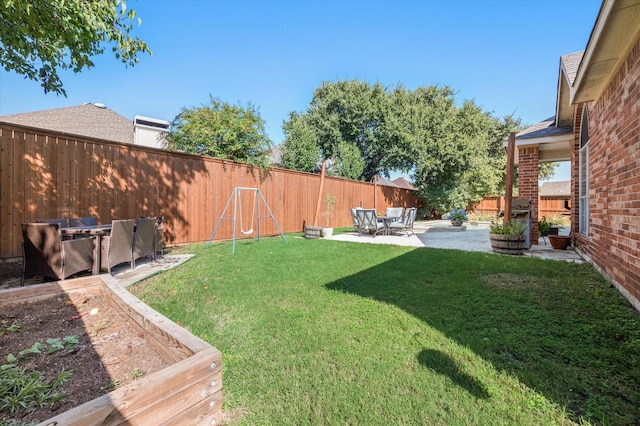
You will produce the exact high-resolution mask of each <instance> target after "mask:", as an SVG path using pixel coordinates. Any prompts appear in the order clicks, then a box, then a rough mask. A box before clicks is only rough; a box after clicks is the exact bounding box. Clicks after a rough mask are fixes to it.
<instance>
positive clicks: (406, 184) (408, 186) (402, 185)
mask: <svg viewBox="0 0 640 426" xmlns="http://www.w3.org/2000/svg"><path fill="white" fill-rule="evenodd" d="M393 183H395V184H396V185H397V186H398V187H400V188H404V189H409V190H411V191H417V190H418V188H416V187H415V186H413V185H412V184H411V182H409V181H408V180H406V179H405V178H403V177H402V176H401V177H399V178H396V179H394V180H393Z"/></svg>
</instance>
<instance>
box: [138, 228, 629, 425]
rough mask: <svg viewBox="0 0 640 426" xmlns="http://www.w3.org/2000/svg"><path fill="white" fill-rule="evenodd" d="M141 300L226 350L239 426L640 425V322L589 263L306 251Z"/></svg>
mask: <svg viewBox="0 0 640 426" xmlns="http://www.w3.org/2000/svg"><path fill="white" fill-rule="evenodd" d="M287 240H288V243H284V242H283V241H282V239H280V238H263V239H261V240H260V241H256V240H248V241H239V242H237V244H236V250H235V254H234V255H232V254H231V246H230V243H218V244H215V245H213V246H212V247H210V248H209V249H206V248H205V247H204V245H191V246H188V247H185V248H184V249H183V250H184V251H185V252H189V253H195V254H196V257H194V258H193V259H192V260H191V261H189V262H188V263H186V264H185V265H183V266H182V267H180V268H176V269H175V270H172V271H168V272H165V273H163V274H160V275H157V276H155V277H153V278H151V279H149V280H147V281H145V282H144V283H142V284H139V285H137V286H134V287H132V288H131V290H132V291H133V292H134V293H136V294H137V295H138V296H139V297H141V298H142V299H143V300H144V301H146V302H147V303H148V304H150V305H151V306H153V307H154V308H155V309H157V310H158V311H160V312H162V313H163V314H164V315H166V316H168V317H169V318H170V319H172V320H173V321H176V322H179V323H180V324H181V325H182V326H184V327H186V328H188V329H189V330H190V331H191V332H193V333H194V334H196V335H198V336H200V337H201V338H203V339H205V340H206V341H208V342H210V343H211V344H212V345H214V346H215V347H217V348H218V349H219V350H221V351H222V354H223V378H224V391H223V392H224V412H225V416H226V418H227V421H228V423H229V424H234V425H235V424H238V425H275V424H277V425H328V424H340V425H346V424H352V425H373V424H393V425H418V424H425V425H434V424H447V425H468V424H477V425H501V424H502V425H531V424H573V423H578V424H580V423H582V424H637V423H636V422H637V421H638V419H640V318H639V316H638V314H637V312H635V311H634V310H633V309H632V308H631V307H630V305H629V303H628V302H627V301H626V300H625V299H624V298H623V297H622V296H621V295H620V294H619V293H618V292H617V291H616V290H615V289H614V288H612V287H611V286H610V285H609V284H608V283H607V282H606V281H604V280H603V279H602V277H601V276H600V275H599V274H598V273H597V272H595V271H594V270H593V268H592V267H591V266H589V265H586V264H585V265H577V264H570V263H563V262H557V261H549V260H542V259H535V258H515V257H513V258H512V257H505V256H499V255H494V254H488V253H469V252H462V251H456V250H435V249H427V248H420V249H413V248H408V247H399V246H386V245H373V244H354V243H347V242H340V241H326V240H305V239H304V238H302V237H301V235H300V234H296V235H289V236H288V237H287Z"/></svg>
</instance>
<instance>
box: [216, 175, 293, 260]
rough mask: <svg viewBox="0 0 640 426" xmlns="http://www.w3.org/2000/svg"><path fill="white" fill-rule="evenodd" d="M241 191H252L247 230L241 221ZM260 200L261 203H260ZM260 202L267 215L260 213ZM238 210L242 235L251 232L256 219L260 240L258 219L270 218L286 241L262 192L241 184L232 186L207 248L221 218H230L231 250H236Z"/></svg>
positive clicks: (258, 233)
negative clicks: (231, 212) (231, 209)
mask: <svg viewBox="0 0 640 426" xmlns="http://www.w3.org/2000/svg"><path fill="white" fill-rule="evenodd" d="M242 191H253V203H252V206H253V207H252V211H251V227H250V228H249V229H247V230H245V229H244V227H243V222H242V217H243V214H242V197H241V194H242ZM232 200H233V216H231V217H226V214H227V210H228V209H229V206H230V205H231V201H232ZM261 202H262V203H261ZM261 204H263V205H264V208H265V209H266V211H267V213H268V215H261ZM238 210H239V211H240V233H241V234H242V235H250V234H253V232H254V231H253V224H254V221H256V222H257V223H256V224H257V238H258V240H260V220H261V219H271V220H273V223H274V224H275V225H276V228H278V232H280V235H281V236H282V239H283V240H284V242H285V243H286V242H287V238H286V237H285V236H284V233H283V232H282V229H280V225H278V221H277V220H276V218H275V216H274V215H273V213H272V212H271V209H270V208H269V205H268V204H267V200H265V199H264V196H263V195H262V192H261V191H260V189H259V188H247V187H242V186H238V187H236V188H233V192H232V193H231V196H230V197H229V200H227V205H226V206H225V207H224V210H223V211H222V214H221V215H220V219H218V223H216V226H215V228H214V229H213V232H212V233H211V238H209V242H208V243H207V248H209V246H210V245H211V241H213V237H215V235H216V232H217V231H218V228H219V227H220V224H221V223H222V221H223V220H230V221H233V234H232V235H233V236H232V243H231V252H232V253H235V252H236V229H237V223H238V222H237V218H238Z"/></svg>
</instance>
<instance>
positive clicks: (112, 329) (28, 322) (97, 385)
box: [0, 264, 169, 424]
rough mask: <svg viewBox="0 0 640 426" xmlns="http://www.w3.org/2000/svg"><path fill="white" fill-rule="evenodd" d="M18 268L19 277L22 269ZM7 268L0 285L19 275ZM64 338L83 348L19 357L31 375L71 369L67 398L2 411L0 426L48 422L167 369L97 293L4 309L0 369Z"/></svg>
mask: <svg viewBox="0 0 640 426" xmlns="http://www.w3.org/2000/svg"><path fill="white" fill-rule="evenodd" d="M13 266H14V267H16V265H15V264H13ZM17 267H18V268H20V269H19V271H20V273H21V265H19V264H18V266H17ZM7 269H8V268H7V264H0V271H3V270H4V271H5V272H4V275H3V273H2V272H0V283H2V282H3V278H6V275H7V274H9V273H14V272H15V271H13V272H6V271H7ZM18 277H19V275H18ZM4 282H6V279H5V280H4ZM18 285H20V284H19V281H18ZM0 297H2V296H1V290H0ZM12 324H16V325H17V326H18V327H11V329H12V330H13V329H14V328H15V329H17V330H16V331H12V330H9V329H8V327H10V326H11V325H12ZM66 336H77V338H78V340H79V344H78V345H77V346H76V347H75V348H73V349H65V350H61V351H56V352H54V353H50V354H47V353H46V350H45V351H43V353H42V354H29V355H27V356H24V357H20V358H19V362H18V366H19V367H20V368H26V369H27V370H28V371H31V370H38V371H40V372H42V373H43V374H44V375H45V377H47V378H53V377H55V376H56V375H57V374H58V373H59V372H60V371H62V370H65V371H71V372H72V373H73V376H72V378H71V379H70V380H69V382H67V383H66V384H65V385H63V387H62V388H60V390H62V391H66V392H67V393H68V395H67V396H66V397H65V398H64V399H63V400H62V401H61V402H59V403H55V404H54V405H53V406H51V407H45V408H40V409H37V410H35V411H33V412H28V411H26V410H23V411H20V412H18V413H13V414H11V413H9V412H8V410H3V411H0V424H3V423H5V422H8V421H9V420H17V421H23V422H34V421H44V420H47V419H49V418H51V417H54V416H56V415H58V414H61V413H63V412H65V411H67V410H69V409H71V408H73V407H76V406H79V405H81V404H83V403H85V402H88V401H91V400H93V399H95V398H97V397H99V396H101V395H104V394H105V393H108V392H110V391H111V390H113V389H116V388H118V387H120V386H123V385H126V384H127V383H130V382H132V381H133V380H136V379H138V378H140V377H144V376H146V375H149V374H151V373H154V372H157V371H159V370H161V369H163V368H164V367H166V366H168V365H169V364H167V363H166V362H164V361H163V360H162V358H161V357H160V356H159V355H158V354H157V353H156V352H155V350H154V349H153V347H152V346H151V345H150V344H148V343H147V341H146V340H145V338H144V335H143V333H142V332H141V330H140V329H139V328H138V326H137V325H136V324H135V323H134V322H133V321H132V320H131V319H130V318H128V317H127V316H126V315H124V314H122V313H121V312H120V311H119V310H118V309H114V307H113V306H112V305H111V303H110V302H109V298H108V297H106V296H104V295H103V294H102V293H101V292H93V291H87V292H75V293H72V294H71V295H61V296H57V297H53V298H50V299H47V300H45V301H40V302H32V303H28V304H20V305H13V306H9V307H3V308H2V309H1V310H0V365H2V364H5V363H7V361H6V360H7V355H9V354H13V355H14V356H16V357H18V353H19V352H20V351H22V350H24V349H28V348H30V347H32V346H33V344H34V343H36V342H40V343H42V344H44V345H47V339H49V338H59V339H64V337H66ZM1 396H2V395H0V397H1ZM0 402H1V398H0ZM0 405H1V404H0Z"/></svg>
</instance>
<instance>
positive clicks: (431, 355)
mask: <svg viewBox="0 0 640 426" xmlns="http://www.w3.org/2000/svg"><path fill="white" fill-rule="evenodd" d="M418 361H419V362H420V364H421V365H423V366H425V367H426V368H428V369H430V370H432V371H435V372H436V373H438V374H441V375H443V376H447V377H449V379H451V381H452V382H453V383H455V384H456V385H458V386H460V387H461V388H462V389H465V390H466V391H467V392H469V393H470V394H471V395H473V396H475V397H476V398H479V399H487V398H489V392H487V390H486V388H485V387H484V385H483V384H482V383H481V382H480V381H479V380H478V379H476V378H475V377H472V376H470V375H469V374H467V373H465V372H463V371H460V369H459V368H458V366H457V365H456V363H455V362H454V360H453V359H451V357H449V356H448V355H447V354H445V353H443V352H441V351H439V350H436V349H423V350H422V351H420V353H419V354H418Z"/></svg>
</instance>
